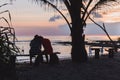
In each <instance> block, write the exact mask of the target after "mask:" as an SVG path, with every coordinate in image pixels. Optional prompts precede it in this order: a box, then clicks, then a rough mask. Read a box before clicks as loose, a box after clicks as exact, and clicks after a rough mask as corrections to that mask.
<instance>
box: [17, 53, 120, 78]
mask: <svg viewBox="0 0 120 80" xmlns="http://www.w3.org/2000/svg"><path fill="white" fill-rule="evenodd" d="M119 58H120V56H119V54H117V55H115V56H114V58H113V59H110V58H108V56H100V59H94V57H93V58H89V60H88V62H86V63H79V64H76V63H72V61H71V60H70V59H67V60H61V61H60V64H57V65H50V64H40V65H39V66H37V67H35V66H31V65H29V64H20V65H17V66H16V70H17V75H18V78H19V80H120V59H119Z"/></svg>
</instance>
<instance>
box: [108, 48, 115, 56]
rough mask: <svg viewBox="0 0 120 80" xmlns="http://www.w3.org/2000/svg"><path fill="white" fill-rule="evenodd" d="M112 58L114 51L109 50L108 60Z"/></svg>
mask: <svg viewBox="0 0 120 80" xmlns="http://www.w3.org/2000/svg"><path fill="white" fill-rule="evenodd" d="M113 57H114V49H109V58H113Z"/></svg>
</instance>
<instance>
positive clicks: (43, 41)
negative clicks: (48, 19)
mask: <svg viewBox="0 0 120 80" xmlns="http://www.w3.org/2000/svg"><path fill="white" fill-rule="evenodd" d="M42 46H43V51H42ZM29 53H30V64H32V58H33V57H36V58H35V65H38V64H39V63H44V60H43V55H45V57H46V63H49V62H50V61H51V58H52V56H53V55H54V56H56V57H57V58H58V56H57V55H56V54H54V53H53V48H52V45H51V42H50V40H49V39H47V38H44V37H42V36H39V35H35V36H34V38H33V39H32V40H31V42H30V51H29ZM48 55H50V59H49V58H48ZM56 57H55V58H56ZM57 60H58V59H56V61H57Z"/></svg>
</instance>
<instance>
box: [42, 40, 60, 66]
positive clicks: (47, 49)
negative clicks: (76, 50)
mask: <svg viewBox="0 0 120 80" xmlns="http://www.w3.org/2000/svg"><path fill="white" fill-rule="evenodd" d="M42 44H43V48H44V51H43V54H45V57H46V63H50V64H56V63H58V62H59V59H58V56H57V54H54V53H53V48H52V45H51V42H50V40H49V39H47V38H43V40H42ZM48 55H49V56H48ZM48 57H49V58H48ZM49 59H50V60H49Z"/></svg>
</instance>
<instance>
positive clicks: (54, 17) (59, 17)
mask: <svg viewBox="0 0 120 80" xmlns="http://www.w3.org/2000/svg"><path fill="white" fill-rule="evenodd" d="M58 19H61V16H60V15H55V16H52V17H51V18H50V19H49V21H50V22H55V20H58Z"/></svg>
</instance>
